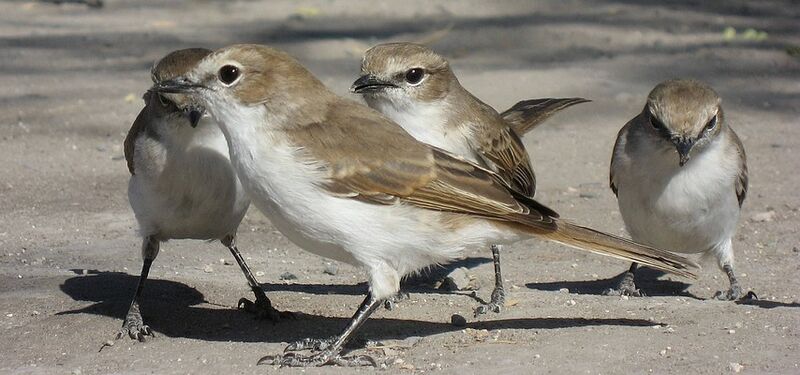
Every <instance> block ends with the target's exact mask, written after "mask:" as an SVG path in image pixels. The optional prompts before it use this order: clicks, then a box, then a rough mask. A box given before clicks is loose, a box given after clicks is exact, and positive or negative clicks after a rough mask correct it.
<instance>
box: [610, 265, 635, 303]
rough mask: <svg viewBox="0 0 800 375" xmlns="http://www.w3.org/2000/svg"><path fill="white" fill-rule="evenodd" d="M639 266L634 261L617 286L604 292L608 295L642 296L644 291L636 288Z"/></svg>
mask: <svg viewBox="0 0 800 375" xmlns="http://www.w3.org/2000/svg"><path fill="white" fill-rule="evenodd" d="M637 268H639V264H638V263H636V262H634V263H631V267H630V268H629V269H628V271H627V272H625V273H624V274H622V278H621V279H620V280H619V282H618V283H617V285H616V287H614V288H611V289H608V290H606V291H605V292H603V294H605V295H607V296H632V297H641V296H642V295H643V294H642V292H641V291H640V290H639V289H637V288H636V269H637Z"/></svg>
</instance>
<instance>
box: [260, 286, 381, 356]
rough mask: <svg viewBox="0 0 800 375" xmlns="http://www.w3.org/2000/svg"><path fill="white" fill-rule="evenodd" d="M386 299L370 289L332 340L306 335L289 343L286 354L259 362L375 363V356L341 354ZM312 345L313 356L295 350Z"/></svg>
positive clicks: (308, 347)
mask: <svg viewBox="0 0 800 375" xmlns="http://www.w3.org/2000/svg"><path fill="white" fill-rule="evenodd" d="M382 302H383V301H382V300H379V299H376V298H373V297H372V293H367V296H366V298H364V301H363V302H361V305H360V306H359V307H358V310H356V313H355V314H354V315H353V318H352V319H350V323H349V324H348V325H347V327H346V328H345V329H344V331H343V332H342V333H341V334H340V335H339V336H337V337H336V338H334V339H333V340H315V339H305V340H300V341H298V342H297V343H293V344H290V345H289V346H288V347H287V348H286V350H285V351H284V352H289V353H287V354H284V355H280V354H279V355H271V356H266V357H263V358H261V360H259V361H258V364H280V365H281V367H283V366H290V367H310V366H324V365H338V366H367V365H370V366H375V365H376V363H375V360H374V359H372V357H369V356H364V355H361V356H353V357H344V356H342V350H343V349H344V346H345V344H347V342H348V341H350V339H351V338H352V337H353V334H355V332H356V331H358V329H359V328H361V326H362V325H364V322H366V321H367V319H368V318H369V316H370V315H372V313H373V312H375V309H377V308H378V307H379V306H380V305H381V303H382ZM303 349H313V350H315V351H317V353H315V354H312V355H310V356H302V355H300V354H296V353H294V351H296V350H303Z"/></svg>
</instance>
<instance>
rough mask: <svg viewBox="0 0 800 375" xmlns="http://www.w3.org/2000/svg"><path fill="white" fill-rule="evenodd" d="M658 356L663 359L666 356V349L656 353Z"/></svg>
mask: <svg viewBox="0 0 800 375" xmlns="http://www.w3.org/2000/svg"><path fill="white" fill-rule="evenodd" d="M658 355H660V356H662V357H663V356H666V355H667V349H661V351H660V352H658Z"/></svg>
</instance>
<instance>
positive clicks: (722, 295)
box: [714, 263, 758, 301]
mask: <svg viewBox="0 0 800 375" xmlns="http://www.w3.org/2000/svg"><path fill="white" fill-rule="evenodd" d="M722 270H723V271H725V274H726V275H728V281H729V282H730V283H731V287H730V289H728V290H726V291H721V290H720V291H717V292H716V293H714V299H717V300H720V301H735V300H738V299H758V296H756V294H755V293H753V292H748V293H747V294H746V295H744V296H742V287H741V286H739V280H737V279H736V274H735V273H734V272H733V264H731V263H726V264H723V265H722Z"/></svg>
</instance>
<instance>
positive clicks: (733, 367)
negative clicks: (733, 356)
mask: <svg viewBox="0 0 800 375" xmlns="http://www.w3.org/2000/svg"><path fill="white" fill-rule="evenodd" d="M728 370H731V371H733V372H742V370H744V366H742V365H741V364H740V363H737V362H731V363H730V364H728Z"/></svg>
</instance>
